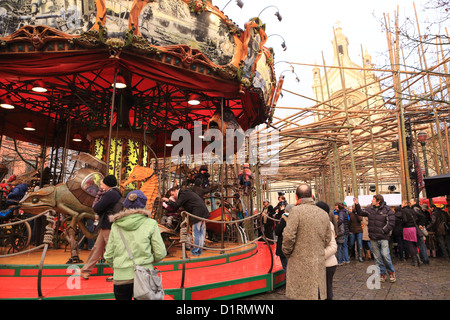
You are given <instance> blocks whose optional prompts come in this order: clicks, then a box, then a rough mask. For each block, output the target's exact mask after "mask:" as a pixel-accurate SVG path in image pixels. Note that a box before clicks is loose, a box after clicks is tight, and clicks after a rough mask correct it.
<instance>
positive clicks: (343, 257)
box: [336, 202, 350, 266]
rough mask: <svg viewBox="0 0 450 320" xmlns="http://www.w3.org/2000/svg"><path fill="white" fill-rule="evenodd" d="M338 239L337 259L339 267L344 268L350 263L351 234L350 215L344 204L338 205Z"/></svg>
mask: <svg viewBox="0 0 450 320" xmlns="http://www.w3.org/2000/svg"><path fill="white" fill-rule="evenodd" d="M337 216H338V219H337V226H338V229H337V232H336V234H337V239H336V242H337V244H338V250H337V253H338V255H337V259H338V265H340V266H342V265H345V264H349V263H350V259H349V256H348V236H349V234H350V229H349V224H350V217H349V215H348V212H347V209H346V205H345V204H344V203H343V202H339V203H338V204H337Z"/></svg>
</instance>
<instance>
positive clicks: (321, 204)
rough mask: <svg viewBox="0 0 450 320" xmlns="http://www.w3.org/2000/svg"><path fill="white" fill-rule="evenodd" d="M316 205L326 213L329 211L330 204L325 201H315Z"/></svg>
mask: <svg viewBox="0 0 450 320" xmlns="http://www.w3.org/2000/svg"><path fill="white" fill-rule="evenodd" d="M316 206H318V207H319V208H321V209H322V210H324V211H325V212H326V213H327V214H329V213H330V206H329V205H328V204H327V203H326V202H323V201H317V203H316Z"/></svg>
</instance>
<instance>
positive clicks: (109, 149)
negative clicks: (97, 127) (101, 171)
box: [106, 68, 118, 174]
mask: <svg viewBox="0 0 450 320" xmlns="http://www.w3.org/2000/svg"><path fill="white" fill-rule="evenodd" d="M117 72H118V71H117V68H115V69H114V86H113V93H112V98H111V116H110V119H109V134H108V147H107V148H106V165H107V168H108V171H107V173H108V174H109V161H110V157H111V136H112V127H113V118H114V104H115V100H116V80H117Z"/></svg>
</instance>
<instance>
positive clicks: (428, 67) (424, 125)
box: [262, 7, 450, 203]
mask: <svg viewBox="0 0 450 320" xmlns="http://www.w3.org/2000/svg"><path fill="white" fill-rule="evenodd" d="M414 9H415V7H414ZM398 12H399V10H398V7H397V11H395V15H394V19H393V21H394V25H393V28H392V29H391V27H390V20H389V16H387V17H386V16H385V25H386V32H387V34H386V40H387V43H388V47H389V60H390V65H389V66H387V67H385V68H374V67H373V66H372V65H370V64H366V63H365V61H364V55H363V48H362V45H361V56H362V67H358V66H357V65H356V64H352V65H351V66H348V65H342V64H341V61H340V59H337V61H335V63H334V64H335V65H328V64H326V62H325V59H324V56H323V52H322V64H317V63H314V64H312V63H300V62H288V63H290V64H291V65H301V66H307V67H313V68H320V69H322V70H323V73H324V74H323V76H319V79H320V81H318V82H317V86H316V87H315V88H314V90H315V91H314V93H315V98H311V97H308V96H306V95H304V94H300V93H297V92H294V91H292V90H288V89H285V88H282V91H284V93H287V94H291V95H294V96H296V97H299V98H302V99H306V100H307V101H310V102H312V103H313V105H312V106H304V105H299V106H282V105H280V106H275V109H279V110H286V111H293V112H292V114H290V115H288V116H283V117H280V116H274V117H273V121H272V122H271V123H270V124H269V125H268V126H267V128H266V129H264V130H268V132H270V131H271V130H278V132H279V141H280V143H281V144H282V145H283V149H282V150H281V151H280V152H279V155H278V156H279V170H278V173H277V174H276V175H274V176H268V177H267V180H266V183H267V190H270V188H271V187H270V186H271V184H272V183H286V182H289V183H292V184H295V183H300V182H312V184H313V185H314V186H315V192H316V195H317V196H320V197H322V198H324V199H326V200H327V201H330V202H331V203H333V202H335V201H342V200H343V199H344V197H345V195H346V194H349V192H350V190H349V188H347V187H348V186H350V185H351V189H352V190H351V191H352V192H353V193H352V194H356V195H357V194H358V192H359V191H360V190H362V192H367V189H368V188H369V186H370V185H371V184H373V185H375V189H376V192H377V193H380V192H386V189H385V188H386V187H387V186H388V185H391V184H393V185H401V193H402V198H403V199H407V200H408V199H410V198H411V197H415V196H416V194H412V193H413V190H414V188H413V186H412V183H413V182H412V180H411V179H410V167H411V164H410V163H409V161H410V160H409V157H410V156H409V153H408V152H409V151H410V150H411V152H413V153H414V154H416V155H417V156H418V157H420V155H421V153H420V152H419V150H420V146H418V143H417V138H416V134H417V132H419V131H426V132H428V133H430V137H429V138H428V140H429V142H430V143H428V144H427V145H426V148H427V149H428V151H429V152H428V155H429V157H428V159H430V158H431V159H433V160H434V163H433V162H432V161H428V163H430V165H431V168H429V169H430V170H431V171H432V172H435V173H436V174H438V173H441V172H443V171H447V172H448V170H449V169H450V143H449V133H448V124H449V123H450V103H449V91H450V76H449V73H448V64H449V62H450V57H449V54H448V50H447V51H444V50H443V44H442V41H441V38H440V37H439V36H438V37H437V38H436V41H435V42H436V43H435V44H434V48H435V51H436V52H435V53H436V56H435V58H434V60H435V62H433V63H431V64H429V63H428V62H427V60H426V53H427V50H425V48H424V47H423V44H422V43H420V45H417V49H418V51H417V54H418V57H419V59H418V60H419V61H420V64H419V65H420V67H417V65H418V64H417V63H416V65H415V66H409V67H407V64H406V61H405V56H404V54H403V47H402V46H401V44H400V39H399V14H398ZM415 14H416V24H417V30H418V32H419V37H421V34H420V28H419V26H418V25H419V20H418V17H417V12H415ZM333 31H334V28H333ZM446 32H447V37H448V31H447V29H446ZM334 37H335V39H336V34H334ZM336 44H337V42H336V40H335V41H334V45H336ZM428 45H429V46H432V45H433V44H430V43H428ZM411 52H414V51H413V50H411ZM400 54H402V57H403V63H402V64H400ZM338 56H339V54H338ZM414 56H416V55H415V54H414ZM436 57H437V59H436ZM402 65H403V67H401V66H402ZM331 70H337V73H335V76H336V75H337V81H338V82H339V80H340V81H341V90H335V89H334V92H332V91H331V87H330V84H329V81H330V78H329V74H328V72H329V71H331ZM346 72H359V73H360V74H361V75H362V79H363V80H362V81H360V82H359V84H358V85H354V84H353V85H351V86H346V76H347V75H346ZM376 74H378V77H377V76H376ZM335 80H336V79H334V81H335ZM361 82H362V83H361ZM421 82H422V83H423V88H420V84H421ZM319 83H320V87H318V85H319ZM378 84H379V85H380V86H379V90H378V89H377V90H376V91H373V90H372V91H369V88H371V87H373V86H376V85H378ZM415 90H419V91H420V92H418V93H417V92H415ZM355 94H356V95H357V96H358V99H357V101H352V102H351V103H349V101H348V100H347V99H346V97H348V96H350V95H351V96H354V95H355ZM317 99H319V100H317ZM320 99H321V100H320ZM311 119H314V120H311ZM317 120H320V121H317ZM406 123H408V125H410V126H411V131H410V132H411V133H412V137H411V136H410V133H408V132H407V131H406ZM408 130H409V129H408ZM407 137H409V138H408V139H411V141H412V143H410V142H407ZM394 146H397V148H398V149H397V148H396V147H394ZM436 154H438V155H440V157H441V158H440V161H441V162H440V163H439V159H438V158H436V157H435V155H436ZM422 162H423V159H422ZM264 165H267V164H262V166H264ZM330 188H331V189H333V190H330ZM383 188H384V189H383ZM416 191H417V190H416Z"/></svg>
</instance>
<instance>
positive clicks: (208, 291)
mask: <svg viewBox="0 0 450 320" xmlns="http://www.w3.org/2000/svg"><path fill="white" fill-rule="evenodd" d="M233 246H235V245H233ZM228 247H231V246H228ZM225 248H227V245H226V246H225ZM172 249H173V250H171V251H170V252H169V255H168V257H167V258H165V259H164V260H163V261H161V262H159V263H157V264H155V267H157V268H158V269H159V270H161V271H162V279H163V287H164V291H165V294H166V295H165V300H210V299H218V300H229V299H236V298H241V297H245V296H249V295H254V294H257V293H262V292H269V291H271V290H273V289H275V288H277V287H279V286H281V285H283V284H284V283H285V277H284V271H283V269H282V266H281V262H280V260H279V258H278V257H277V256H276V255H275V245H271V246H270V248H269V246H268V245H266V244H265V243H264V242H256V243H250V244H248V245H246V246H244V247H241V248H240V249H238V250H237V249H236V250H233V251H228V250H226V251H215V250H205V251H204V252H203V255H202V256H200V257H188V259H186V260H185V262H184V286H183V287H182V283H183V260H182V252H181V249H180V248H176V247H174V248H172ZM224 252H225V253H224ZM88 255H89V251H87V250H85V251H83V250H81V251H80V258H81V259H82V260H83V261H86V260H87V257H88ZM41 256H42V249H41V250H38V251H35V252H32V253H28V254H24V255H18V256H14V257H8V258H6V257H5V258H0V299H14V300H17V299H28V300H30V299H33V300H36V299H41V300H51V299H54V300H106V299H114V294H113V284H112V282H107V281H106V278H107V277H108V276H111V275H112V269H111V268H110V267H109V265H108V264H104V263H98V264H97V265H96V268H95V269H94V270H93V273H92V275H91V277H90V278H89V280H84V279H81V278H80V277H78V276H74V269H76V268H78V267H80V268H81V267H82V264H78V265H68V264H65V262H66V261H67V259H68V258H69V253H68V252H67V251H65V250H64V249H56V250H55V249H52V248H50V249H48V251H47V254H46V256H45V260H44V265H43V268H42V275H41V280H40V288H41V290H40V292H41V295H40V296H39V291H38V272H39V264H40V260H41ZM188 256H189V253H188Z"/></svg>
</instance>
